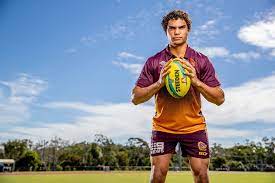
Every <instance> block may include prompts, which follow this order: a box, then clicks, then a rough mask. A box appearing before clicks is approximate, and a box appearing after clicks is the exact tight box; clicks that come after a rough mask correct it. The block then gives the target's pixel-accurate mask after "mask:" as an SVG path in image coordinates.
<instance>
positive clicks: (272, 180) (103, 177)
mask: <svg viewBox="0 0 275 183" xmlns="http://www.w3.org/2000/svg"><path fill="white" fill-rule="evenodd" d="M210 179H211V182H212V183H216V182H217V183H275V173H260V172H259V173H256V172H250V173H247V172H210ZM192 180H193V179H192V175H191V173H190V172H169V173H168V176H167V179H166V182H167V183H180V182H181V183H182V182H190V183H192ZM86 182H89V183H90V182H95V183H97V182H98V183H148V182H149V172H83V173H82V172H66V173H62V172H59V173H49V172H46V173H23V174H20V175H15V174H12V175H9V174H0V183H86Z"/></svg>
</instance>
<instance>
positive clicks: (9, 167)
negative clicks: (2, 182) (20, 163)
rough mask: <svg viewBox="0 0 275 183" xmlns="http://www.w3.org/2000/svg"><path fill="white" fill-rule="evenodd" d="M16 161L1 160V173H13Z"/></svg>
mask: <svg viewBox="0 0 275 183" xmlns="http://www.w3.org/2000/svg"><path fill="white" fill-rule="evenodd" d="M14 168H15V161H14V160H13V159H0V172H5V171H8V172H13V171H14Z"/></svg>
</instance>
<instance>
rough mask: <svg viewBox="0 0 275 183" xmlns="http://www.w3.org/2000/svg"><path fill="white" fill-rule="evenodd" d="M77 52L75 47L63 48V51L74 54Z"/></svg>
mask: <svg viewBox="0 0 275 183" xmlns="http://www.w3.org/2000/svg"><path fill="white" fill-rule="evenodd" d="M76 52H77V49H75V48H69V49H66V50H65V53H69V54H74V53H76Z"/></svg>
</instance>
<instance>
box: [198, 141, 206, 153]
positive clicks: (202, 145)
mask: <svg viewBox="0 0 275 183" xmlns="http://www.w3.org/2000/svg"><path fill="white" fill-rule="evenodd" d="M198 148H199V150H200V151H206V150H207V145H206V144H205V143H204V142H202V141H199V142H198Z"/></svg>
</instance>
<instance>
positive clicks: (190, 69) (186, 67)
mask: <svg viewBox="0 0 275 183" xmlns="http://www.w3.org/2000/svg"><path fill="white" fill-rule="evenodd" d="M182 67H183V68H185V69H186V70H187V71H189V72H192V71H193V69H192V68H190V67H188V66H187V65H182Z"/></svg>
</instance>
